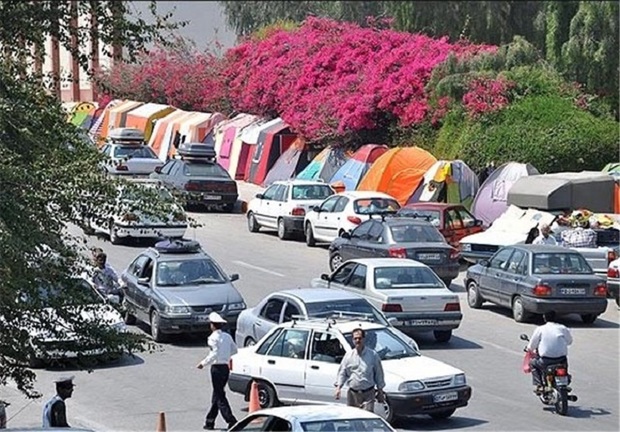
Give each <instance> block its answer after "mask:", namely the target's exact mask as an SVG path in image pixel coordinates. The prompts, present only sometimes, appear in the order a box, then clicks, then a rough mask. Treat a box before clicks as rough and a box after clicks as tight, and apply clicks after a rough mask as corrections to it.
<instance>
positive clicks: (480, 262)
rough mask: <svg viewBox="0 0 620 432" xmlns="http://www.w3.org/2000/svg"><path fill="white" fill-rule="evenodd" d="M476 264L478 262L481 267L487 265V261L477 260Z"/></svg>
mask: <svg viewBox="0 0 620 432" xmlns="http://www.w3.org/2000/svg"><path fill="white" fill-rule="evenodd" d="M478 264H480V265H481V266H482V267H488V266H489V262H488V261H487V260H482V261H479V262H478Z"/></svg>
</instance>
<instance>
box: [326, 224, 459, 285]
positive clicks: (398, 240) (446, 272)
mask: <svg viewBox="0 0 620 432" xmlns="http://www.w3.org/2000/svg"><path fill="white" fill-rule="evenodd" d="M383 257H392V258H410V259H414V260H416V261H420V262H422V263H424V264H426V265H428V266H429V267H430V268H432V269H433V271H434V272H435V273H437V276H439V277H440V278H441V280H442V281H443V282H444V283H445V284H446V286H448V287H449V286H450V283H452V279H454V278H456V277H457V276H458V274H459V251H458V250H456V249H455V248H453V247H452V246H450V245H448V244H447V243H446V240H445V239H444V238H443V236H442V235H441V233H440V232H439V231H437V228H435V227H434V226H433V225H431V223H430V222H426V221H422V220H419V219H414V218H405V217H381V218H378V219H370V220H367V221H366V222H363V223H362V224H360V226H358V227H357V228H355V229H354V230H353V231H352V232H351V234H348V233H344V234H343V235H342V237H340V238H337V239H336V240H334V241H333V242H332V243H331V245H329V268H330V270H332V271H334V270H336V269H337V268H338V267H340V265H341V264H342V263H343V262H344V261H348V260H350V259H355V258H383Z"/></svg>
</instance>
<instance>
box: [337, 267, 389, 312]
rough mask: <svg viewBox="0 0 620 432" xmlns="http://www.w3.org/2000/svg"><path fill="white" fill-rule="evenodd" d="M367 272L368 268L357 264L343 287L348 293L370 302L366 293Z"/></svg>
mask: <svg viewBox="0 0 620 432" xmlns="http://www.w3.org/2000/svg"><path fill="white" fill-rule="evenodd" d="M367 272H368V267H367V266H366V265H365V264H358V265H357V266H356V267H355V269H353V272H352V273H351V277H350V278H348V279H347V280H346V281H345V283H344V285H345V287H346V288H347V290H348V291H351V292H354V293H355V294H358V295H361V296H362V297H365V298H366V300H369V301H370V300H371V299H370V298H369V297H368V293H367V292H366V277H367V276H366V274H367ZM375 306H376V304H375ZM379 307H381V306H379Z"/></svg>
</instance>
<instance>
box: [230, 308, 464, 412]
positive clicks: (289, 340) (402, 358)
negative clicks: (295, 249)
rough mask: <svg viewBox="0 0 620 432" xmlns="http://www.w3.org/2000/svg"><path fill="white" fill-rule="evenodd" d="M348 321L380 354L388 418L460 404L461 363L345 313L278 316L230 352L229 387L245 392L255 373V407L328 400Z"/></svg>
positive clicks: (347, 346)
mask: <svg viewBox="0 0 620 432" xmlns="http://www.w3.org/2000/svg"><path fill="white" fill-rule="evenodd" d="M355 328H362V329H364V331H365V333H366V346H368V347H370V348H372V349H373V350H375V351H376V352H377V353H378V354H379V356H380V357H381V360H382V365H383V370H384V373H385V382H386V386H385V388H384V391H385V394H386V410H385V418H386V420H387V421H389V422H390V423H391V422H392V421H393V420H394V419H395V418H397V417H409V416H413V415H418V414H428V415H430V416H431V417H433V418H436V419H443V418H447V417H450V416H451V415H452V414H453V413H454V412H455V411H456V409H457V408H459V407H463V406H466V405H467V403H468V401H469V399H470V397H471V387H469V386H468V385H467V381H466V378H465V373H463V371H461V370H459V369H457V368H455V367H452V366H449V365H447V364H445V363H442V362H440V361H437V360H434V359H432V358H430V357H426V356H422V354H420V352H419V351H416V350H414V349H413V348H412V347H411V346H410V345H409V344H407V342H405V341H404V340H403V339H401V338H400V337H398V336H397V335H395V334H394V333H393V332H391V331H390V330H389V329H388V328H386V327H385V326H383V325H381V324H377V323H371V322H366V321H362V320H359V319H351V318H348V319H347V318H345V319H334V318H328V319H311V320H303V321H297V320H294V321H291V322H288V323H283V324H280V325H279V326H277V327H275V328H274V329H273V330H271V331H270V332H269V333H268V334H267V335H266V336H265V337H264V338H263V339H261V340H260V341H259V343H257V344H256V345H254V346H251V347H246V348H240V349H239V352H238V353H237V354H235V355H234V356H233V357H232V359H231V365H232V369H231V373H230V378H229V382H228V385H229V387H230V390H231V391H233V392H235V393H240V394H242V395H245V397H246V399H247V398H248V396H249V392H250V387H251V383H252V381H257V383H258V387H259V402H260V405H261V408H268V407H272V406H274V405H276V404H277V403H279V402H281V403H291V404H292V403H294V404H304V403H328V404H332V403H333V402H334V381H335V378H336V376H337V374H338V367H339V364H340V362H341V361H342V358H343V357H344V355H345V353H346V352H347V351H350V350H352V349H353V344H352V331H353V330H354V329H355ZM346 391H347V389H346V386H345V388H344V389H343V392H344V393H345V394H346Z"/></svg>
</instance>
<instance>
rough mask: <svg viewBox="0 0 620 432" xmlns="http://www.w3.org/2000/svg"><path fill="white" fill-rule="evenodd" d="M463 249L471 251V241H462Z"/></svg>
mask: <svg viewBox="0 0 620 432" xmlns="http://www.w3.org/2000/svg"><path fill="white" fill-rule="evenodd" d="M461 251H463V252H471V243H462V244H461Z"/></svg>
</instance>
